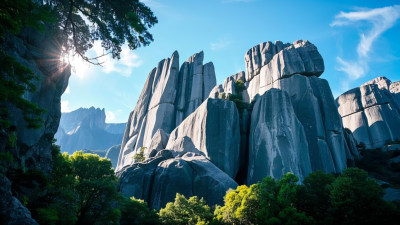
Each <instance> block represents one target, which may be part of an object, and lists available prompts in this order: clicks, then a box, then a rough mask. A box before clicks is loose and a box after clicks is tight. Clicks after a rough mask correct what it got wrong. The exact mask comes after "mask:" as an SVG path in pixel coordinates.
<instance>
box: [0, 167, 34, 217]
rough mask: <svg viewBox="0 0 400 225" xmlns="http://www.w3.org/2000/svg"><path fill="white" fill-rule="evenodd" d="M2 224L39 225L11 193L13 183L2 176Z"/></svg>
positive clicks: (0, 185) (0, 208)
mask: <svg viewBox="0 0 400 225" xmlns="http://www.w3.org/2000/svg"><path fill="white" fill-rule="evenodd" d="M0 199H1V201H0V223H1V224H7V225H20V224H28V225H37V224H38V223H37V222H36V220H34V219H33V218H32V216H31V213H30V212H29V210H28V209H27V208H26V207H25V206H24V205H23V204H22V203H21V202H20V201H19V200H18V199H17V198H16V197H14V196H13V195H12V193H11V182H10V181H9V180H8V179H7V177H5V176H4V175H0Z"/></svg>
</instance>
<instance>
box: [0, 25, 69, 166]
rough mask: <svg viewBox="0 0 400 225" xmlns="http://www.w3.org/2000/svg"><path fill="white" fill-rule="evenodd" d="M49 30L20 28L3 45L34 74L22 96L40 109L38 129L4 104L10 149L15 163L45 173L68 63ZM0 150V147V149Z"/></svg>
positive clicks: (20, 113)
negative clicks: (12, 134)
mask: <svg viewBox="0 0 400 225" xmlns="http://www.w3.org/2000/svg"><path fill="white" fill-rule="evenodd" d="M50 33H51V32H44V33H41V32H39V31H36V30H34V29H31V28H29V29H28V28H27V29H23V31H22V32H21V33H20V34H18V35H15V36H9V37H8V40H9V41H8V42H7V43H6V46H4V48H5V50H6V52H7V53H8V54H9V55H11V56H13V57H15V59H16V60H17V62H19V63H21V64H22V65H24V66H26V67H27V68H29V69H30V70H31V71H32V72H34V73H35V74H36V75H37V76H38V79H37V80H33V81H32V82H33V83H34V85H35V86H36V87H37V90H36V91H35V92H26V93H24V95H23V97H24V98H25V99H26V100H28V101H29V102H31V103H34V104H37V105H38V107H39V108H41V109H44V112H43V113H42V114H41V119H42V120H43V121H44V123H43V125H42V126H41V127H40V128H38V129H29V128H27V127H26V125H27V123H26V121H25V120H24V116H23V113H22V111H21V110H20V109H18V108H16V107H14V106H13V105H11V104H8V103H7V108H8V111H9V112H10V115H12V126H13V127H15V130H16V136H17V144H16V145H15V149H14V150H10V152H12V154H13V158H14V161H17V162H18V164H19V165H23V166H25V168H26V169H30V168H35V169H39V170H41V171H43V172H45V173H48V172H49V171H50V169H51V144H52V139H53V136H54V134H55V132H56V131H57V128H58V123H59V120H60V115H61V112H60V109H61V105H60V99H61V94H62V93H63V92H64V90H65V89H66V87H67V85H68V79H69V76H70V75H71V69H70V66H69V65H67V64H65V63H63V62H61V61H60V54H61V49H60V45H59V44H58V43H57V41H56V40H55V39H54V37H53V36H52V34H50ZM1 135H2V134H1ZM1 135H0V136H1ZM3 151H5V150H4V149H0V152H3Z"/></svg>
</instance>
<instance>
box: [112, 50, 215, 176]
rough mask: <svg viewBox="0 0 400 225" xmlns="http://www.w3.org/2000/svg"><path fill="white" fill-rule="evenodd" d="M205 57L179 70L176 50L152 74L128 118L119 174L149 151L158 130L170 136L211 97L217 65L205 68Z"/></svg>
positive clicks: (188, 63) (198, 56) (184, 64)
mask: <svg viewBox="0 0 400 225" xmlns="http://www.w3.org/2000/svg"><path fill="white" fill-rule="evenodd" d="M203 58H204V54H203V52H199V53H197V54H194V55H193V56H191V57H190V58H189V59H188V60H187V61H186V62H184V63H183V64H182V66H181V67H180V69H179V54H178V52H176V51H175V52H174V53H173V54H172V56H171V58H167V59H164V60H161V61H160V62H159V63H158V66H157V67H156V68H154V69H153V70H152V71H151V72H150V74H149V76H148V77H147V80H146V83H145V86H144V88H143V91H142V93H141V95H140V97H139V100H138V102H137V104H136V107H135V109H134V110H133V112H131V114H130V116H129V120H128V123H127V127H126V130H125V134H124V137H123V140H122V145H121V152H120V156H119V158H118V165H117V168H116V170H117V171H118V170H121V169H122V168H123V167H124V166H127V165H130V164H131V163H132V161H133V159H132V158H133V156H134V155H135V154H136V153H137V152H138V150H139V149H140V148H141V147H146V148H147V150H149V148H150V145H151V140H152V138H153V136H154V135H155V133H156V132H157V131H158V130H159V129H162V130H163V131H164V132H166V133H170V132H171V131H172V130H173V129H174V128H175V127H176V126H177V125H179V124H180V123H181V122H182V121H183V120H184V119H185V118H186V117H187V116H189V115H190V114H191V113H192V112H194V111H195V110H196V108H197V107H198V106H199V105H200V104H201V103H202V102H203V101H204V100H205V99H206V98H207V97H208V95H209V92H210V91H211V89H212V88H213V87H214V86H215V84H216V78H215V72H214V65H213V64H212V63H207V64H205V65H203ZM146 154H149V153H148V152H146Z"/></svg>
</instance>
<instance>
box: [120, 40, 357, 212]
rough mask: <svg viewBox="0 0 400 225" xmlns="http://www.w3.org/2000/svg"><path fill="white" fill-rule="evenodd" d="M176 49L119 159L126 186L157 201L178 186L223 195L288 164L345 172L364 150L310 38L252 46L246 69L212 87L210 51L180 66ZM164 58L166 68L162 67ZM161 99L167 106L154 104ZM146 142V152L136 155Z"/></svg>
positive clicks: (150, 84) (153, 76)
mask: <svg viewBox="0 0 400 225" xmlns="http://www.w3.org/2000/svg"><path fill="white" fill-rule="evenodd" d="M177 57H178V56H177V53H174V54H173V56H172V57H171V59H166V60H165V61H161V62H160V64H159V67H158V68H155V69H153V71H152V72H151V73H150V75H149V77H148V80H147V82H146V85H145V88H144V90H143V92H142V95H141V97H140V98H139V101H138V105H137V106H136V108H135V110H134V111H133V112H132V114H131V116H130V121H129V122H128V126H127V130H126V132H125V137H124V141H123V144H122V151H121V153H120V157H119V162H118V166H119V168H117V174H118V176H120V183H119V189H120V190H121V191H122V193H123V194H124V195H125V196H128V197H129V196H135V197H136V198H141V199H144V200H146V201H147V202H149V204H150V206H151V207H152V208H156V209H159V208H160V207H163V206H164V204H165V203H166V202H167V201H172V200H173V199H174V196H175V193H177V192H179V193H181V194H184V195H185V196H187V197H189V196H192V195H198V196H205V199H206V200H207V202H208V203H209V204H214V203H216V202H219V201H221V199H222V196H223V195H224V194H225V191H226V190H227V188H229V187H232V186H236V185H237V183H235V181H233V179H235V180H236V182H238V183H246V184H248V185H250V184H253V183H256V182H258V181H260V180H261V179H262V178H264V177H265V176H272V177H274V178H280V177H282V176H283V175H284V174H286V173H287V172H291V173H293V174H295V175H297V176H298V177H299V178H300V179H303V178H304V177H306V176H307V175H308V174H309V173H310V172H313V171H317V170H323V171H325V172H334V173H339V172H341V171H342V170H343V169H344V168H346V166H347V163H348V162H351V161H353V160H354V158H356V157H358V152H357V149H356V141H355V140H354V137H353V136H352V133H351V132H350V131H349V130H345V129H344V128H343V126H342V123H341V119H340V118H341V117H340V115H339V113H338V112H337V109H336V105H335V101H334V99H333V95H332V93H331V90H330V87H329V85H328V83H327V81H326V80H324V79H320V78H318V77H319V76H320V75H321V74H322V72H323V70H324V63H323V60H322V57H321V55H320V54H319V53H318V50H317V48H316V47H315V46H314V45H313V44H311V43H310V42H308V41H296V42H294V43H293V44H283V43H282V42H276V43H275V44H272V43H271V42H266V43H263V44H260V45H257V46H255V47H253V48H252V49H251V50H249V51H248V52H247V53H246V56H245V61H246V68H247V71H246V72H243V71H242V72H239V73H237V74H234V75H232V76H229V77H228V78H226V79H225V80H224V82H223V83H222V84H221V85H217V86H214V87H213V88H205V87H206V86H207V87H209V86H208V85H205V84H204V82H205V81H206V80H207V79H206V77H207V76H206V75H205V74H213V72H212V73H211V72H207V73H206V72H205V71H209V70H211V69H206V65H208V64H206V65H204V66H203V67H201V66H200V65H202V64H201V63H200V61H202V60H200V58H201V59H202V55H199V54H195V55H194V56H192V57H190V58H189V60H188V61H187V62H185V63H184V64H183V65H182V67H181V69H180V70H179V73H178V72H177V71H176V70H175V69H172V68H176V64H177V62H175V61H174V60H176V58H177ZM172 65H173V66H172ZM160 68H167V69H163V70H162V75H157V71H159V70H160ZM200 68H203V69H202V70H200ZM210 68H211V67H210ZM200 71H202V72H203V74H201V73H200ZM212 71H213V70H212ZM188 74H189V75H190V76H188ZM196 74H197V75H196ZM177 76H178V77H179V78H176V77H177ZM188 77H192V78H190V79H191V80H190V79H189V78H188ZM201 77H203V78H201ZM171 80H172V81H171ZM194 81H196V83H197V84H203V85H196V87H194V86H193V85H194V83H193V82H194ZM213 82H214V79H213ZM154 83H155V84H154ZM165 83H168V85H169V86H168V87H167V86H165V85H164V84H165ZM209 83H210V82H209ZM188 84H193V85H191V86H190V85H188ZM182 86H184V87H185V88H182ZM159 87H161V89H158V88H159ZM154 88H155V89H156V90H154ZM200 88H203V89H202V90H203V91H200V90H199V89H200ZM174 90H175V91H174ZM188 90H189V91H188ZM154 93H156V94H154ZM200 96H202V97H201V98H200ZM207 96H208V97H209V98H208V99H206V98H207ZM156 97H157V99H154V98H156ZM146 99H147V100H146ZM200 100H202V101H204V102H203V103H202V104H201V105H200V103H201V101H200ZM184 103H185V104H184ZM162 104H164V105H165V106H163V107H165V108H168V110H166V109H165V110H163V111H162V114H157V113H155V112H153V113H151V110H153V109H156V107H158V106H160V105H162ZM184 105H185V106H184ZM199 105H200V106H199ZM196 108H197V109H196ZM149 110H150V111H149ZM160 112H161V111H160ZM149 118H151V122H146V121H147V120H150V119H149ZM166 118H168V120H167V121H165V120H166ZM174 126H176V128H175V127H174ZM172 127H174V129H172ZM143 132H144V133H143ZM142 133H143V134H142ZM166 140H168V141H167V144H165V143H166ZM140 147H146V148H145V150H144V153H145V156H146V160H145V161H143V162H135V163H131V162H132V159H131V158H132V156H134V155H135V154H137V153H138V148H140ZM142 149H143V148H142ZM165 149H167V150H165ZM200 174H204V175H200ZM210 187H213V188H215V191H214V192H213V191H211V190H210Z"/></svg>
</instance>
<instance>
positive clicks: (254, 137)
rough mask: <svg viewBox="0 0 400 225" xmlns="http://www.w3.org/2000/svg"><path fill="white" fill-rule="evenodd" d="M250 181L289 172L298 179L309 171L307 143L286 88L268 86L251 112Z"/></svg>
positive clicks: (279, 175) (254, 181) (250, 182)
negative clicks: (269, 88)
mask: <svg viewBox="0 0 400 225" xmlns="http://www.w3.org/2000/svg"><path fill="white" fill-rule="evenodd" d="M249 150H250V151H249V152H250V155H249V159H250V161H249V170H248V173H249V175H248V182H247V183H249V184H253V183H256V182H258V181H260V180H262V179H263V178H264V177H266V176H271V177H274V178H280V177H281V176H282V175H283V174H286V173H288V172H291V173H293V174H295V175H296V176H298V177H299V178H300V179H302V178H303V175H307V174H308V173H310V172H311V162H310V156H309V154H308V150H309V149H308V144H307V139H306V136H305V132H304V129H303V126H302V124H301V123H300V121H299V120H298V119H297V117H296V114H295V113H294V109H293V106H292V102H291V100H290V97H289V95H288V94H287V92H285V91H282V90H279V89H271V90H269V91H267V92H266V93H265V94H263V95H262V96H261V97H260V99H259V100H257V102H256V104H255V105H254V109H253V113H252V114H251V130H250V149H249Z"/></svg>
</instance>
